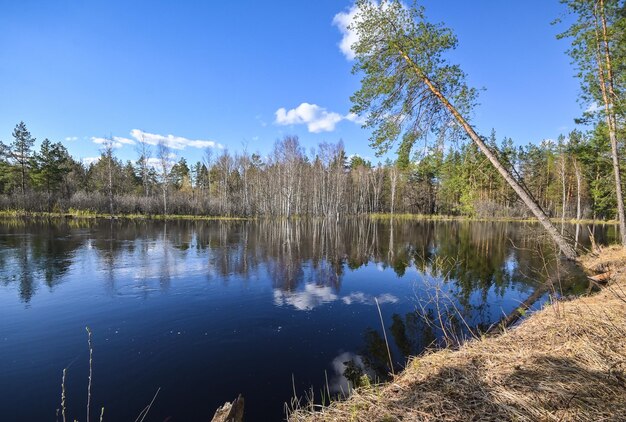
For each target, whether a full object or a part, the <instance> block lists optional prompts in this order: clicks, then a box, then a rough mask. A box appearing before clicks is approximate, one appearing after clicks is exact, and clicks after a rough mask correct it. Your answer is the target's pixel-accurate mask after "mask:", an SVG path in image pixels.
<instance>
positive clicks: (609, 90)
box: [595, 0, 626, 247]
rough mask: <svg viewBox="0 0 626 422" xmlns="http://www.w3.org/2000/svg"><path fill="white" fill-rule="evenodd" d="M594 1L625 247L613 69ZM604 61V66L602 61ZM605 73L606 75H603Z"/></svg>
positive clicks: (601, 12) (600, 12)
mask: <svg viewBox="0 0 626 422" xmlns="http://www.w3.org/2000/svg"><path fill="white" fill-rule="evenodd" d="M597 5H598V4H597V3H596V10H595V13H596V42H597V49H598V50H597V62H598V77H599V79H600V89H601V92H602V100H603V101H604V110H605V114H606V124H607V127H608V130H609V140H610V142H611V158H612V161H613V175H614V177H615V196H616V198H615V199H616V201H617V215H618V219H619V230H620V239H621V243H622V246H625V247H626V215H625V213H624V197H623V194H622V178H621V173H620V163H619V153H618V149H617V135H616V132H617V128H616V126H617V125H616V118H615V104H614V102H613V99H614V98H615V90H614V88H613V69H612V64H611V53H610V48H609V39H608V33H607V26H606V16H605V14H604V0H600V1H599V5H600V10H598V9H597ZM598 19H599V20H600V24H601V28H602V34H600V33H599V25H598ZM602 56H604V57H603V58H602ZM603 61H604V66H603V65H602V62H603ZM605 74H606V77H605Z"/></svg>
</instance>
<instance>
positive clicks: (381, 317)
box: [374, 297, 396, 375]
mask: <svg viewBox="0 0 626 422" xmlns="http://www.w3.org/2000/svg"><path fill="white" fill-rule="evenodd" d="M374 301H376V307H377V308H378V316H380V325H382V327H383V336H384V337H385V345H387V356H388V357H389V368H390V369H391V374H392V375H396V373H395V372H394V370H393V360H391V350H389V342H388V341H387V332H386V331H385V323H384V322H383V314H382V312H381V311H380V305H379V304H378V298H376V297H375V298H374Z"/></svg>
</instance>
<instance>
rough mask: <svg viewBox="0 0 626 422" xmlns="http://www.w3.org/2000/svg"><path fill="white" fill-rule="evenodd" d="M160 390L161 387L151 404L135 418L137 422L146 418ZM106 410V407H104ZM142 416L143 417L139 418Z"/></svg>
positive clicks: (141, 421)
mask: <svg viewBox="0 0 626 422" xmlns="http://www.w3.org/2000/svg"><path fill="white" fill-rule="evenodd" d="M159 391H161V387H159V388H158V389H157V391H156V393H154V397H152V401H151V402H150V404H149V405H148V406H146V407H145V408H144V409H143V410H142V411H141V412H140V413H139V416H137V419H135V422H143V421H144V419H146V416H148V412H149V411H150V408H151V407H152V405H153V404H154V401H155V400H156V398H157V396H158V395H159ZM103 410H104V408H103ZM139 418H141V419H139Z"/></svg>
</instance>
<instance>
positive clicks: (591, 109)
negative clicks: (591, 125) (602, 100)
mask: <svg viewBox="0 0 626 422" xmlns="http://www.w3.org/2000/svg"><path fill="white" fill-rule="evenodd" d="M600 110H602V107H601V106H600V104H598V103H597V102H595V101H594V102H593V103H591V104H589V107H587V109H586V110H585V113H595V112H597V111H600Z"/></svg>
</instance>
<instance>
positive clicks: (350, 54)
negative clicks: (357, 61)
mask: <svg viewBox="0 0 626 422" xmlns="http://www.w3.org/2000/svg"><path fill="white" fill-rule="evenodd" d="M370 3H372V4H373V5H375V6H378V4H379V3H378V1H376V0H370ZM401 4H402V7H404V8H406V7H407V6H406V4H404V3H401ZM387 7H388V3H384V4H383V8H384V9H386V8H387ZM358 14H359V8H358V7H357V6H356V4H354V5H352V7H350V9H348V10H347V11H343V12H339V13H337V14H336V15H335V16H334V17H333V25H334V26H336V27H337V29H339V32H341V41H340V42H339V50H341V52H342V53H343V55H344V56H346V59H348V60H354V57H355V54H354V50H353V49H352V46H353V45H354V44H355V43H356V42H357V41H359V36H358V34H357V33H356V31H355V30H354V29H353V27H354V24H355V22H356V19H357V15H358Z"/></svg>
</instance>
